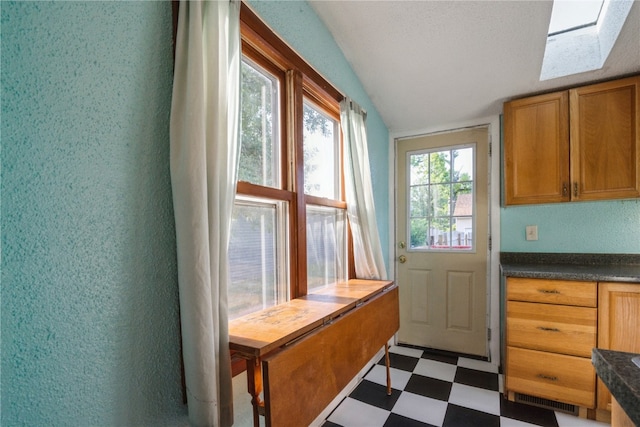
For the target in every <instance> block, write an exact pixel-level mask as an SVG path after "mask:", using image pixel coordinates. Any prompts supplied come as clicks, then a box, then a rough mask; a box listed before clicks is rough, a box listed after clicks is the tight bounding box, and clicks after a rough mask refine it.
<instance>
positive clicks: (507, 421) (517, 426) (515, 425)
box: [500, 417, 544, 427]
mask: <svg viewBox="0 0 640 427" xmlns="http://www.w3.org/2000/svg"><path fill="white" fill-rule="evenodd" d="M543 425H544V424H543ZM500 427H540V425H539V424H529V423H525V422H524V421H518V420H514V419H512V418H507V417H500Z"/></svg>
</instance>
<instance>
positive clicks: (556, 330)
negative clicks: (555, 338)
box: [538, 326, 560, 332]
mask: <svg viewBox="0 0 640 427" xmlns="http://www.w3.org/2000/svg"><path fill="white" fill-rule="evenodd" d="M538 329H540V330H541V331H546V332H560V329H558V328H547V327H545V326H538Z"/></svg>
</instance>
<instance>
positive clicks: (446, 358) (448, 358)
mask: <svg viewBox="0 0 640 427" xmlns="http://www.w3.org/2000/svg"><path fill="white" fill-rule="evenodd" d="M422 358H423V359H430V360H437V361H438V362H443V363H450V364H452V365H457V364H458V356H453V355H450V354H445V353H438V352H434V351H429V350H425V352H424V353H423V354H422Z"/></svg>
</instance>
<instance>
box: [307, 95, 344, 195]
mask: <svg viewBox="0 0 640 427" xmlns="http://www.w3.org/2000/svg"><path fill="white" fill-rule="evenodd" d="M303 120H304V192H305V194H309V195H311V196H318V197H326V198H328V199H334V200H339V199H340V187H339V183H340V180H339V175H338V165H339V161H338V159H339V157H338V156H339V152H338V147H339V145H338V141H339V140H338V138H339V132H338V121H337V120H334V119H332V118H331V117H329V116H327V115H326V114H324V113H323V112H322V111H321V110H319V109H318V108H316V107H314V106H313V105H311V104H310V103H308V102H305V103H304V118H303Z"/></svg>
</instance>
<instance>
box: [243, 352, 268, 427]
mask: <svg viewBox="0 0 640 427" xmlns="http://www.w3.org/2000/svg"><path fill="white" fill-rule="evenodd" d="M247 388H248V390H249V394H250V395H251V405H252V406H253V426H254V427H260V409H261V408H264V402H263V401H262V400H261V399H260V393H262V366H261V360H260V358H259V357H257V358H255V359H251V360H248V361H247ZM263 411H264V409H263Z"/></svg>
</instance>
